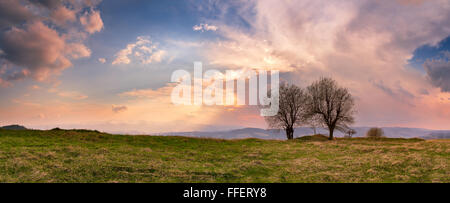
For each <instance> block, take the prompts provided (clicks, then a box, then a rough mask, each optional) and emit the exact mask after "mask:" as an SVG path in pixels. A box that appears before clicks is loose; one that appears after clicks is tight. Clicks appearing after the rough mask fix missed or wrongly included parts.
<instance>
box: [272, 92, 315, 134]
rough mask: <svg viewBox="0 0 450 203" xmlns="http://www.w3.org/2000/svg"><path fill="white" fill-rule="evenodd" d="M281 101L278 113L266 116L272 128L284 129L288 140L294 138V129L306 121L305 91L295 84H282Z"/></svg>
mask: <svg viewBox="0 0 450 203" xmlns="http://www.w3.org/2000/svg"><path fill="white" fill-rule="evenodd" d="M279 95H280V101H279V110H278V113H277V115H275V116H268V117H265V119H266V122H267V123H268V125H269V126H270V127H271V128H276V129H284V130H285V131H286V136H287V139H288V140H291V139H294V129H295V127H298V126H300V125H301V124H302V123H303V122H304V121H305V119H304V118H305V112H306V111H305V104H306V101H307V95H306V93H305V91H304V90H303V89H302V88H300V87H298V86H295V85H289V84H281V85H280V92H279Z"/></svg>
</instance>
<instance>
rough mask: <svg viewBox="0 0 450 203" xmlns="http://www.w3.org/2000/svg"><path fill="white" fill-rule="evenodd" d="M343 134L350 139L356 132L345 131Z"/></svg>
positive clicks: (352, 130) (351, 130)
mask: <svg viewBox="0 0 450 203" xmlns="http://www.w3.org/2000/svg"><path fill="white" fill-rule="evenodd" d="M345 133H346V137H348V138H352V137H353V135H354V134H356V133H357V132H356V130H354V129H347V131H346V132H345Z"/></svg>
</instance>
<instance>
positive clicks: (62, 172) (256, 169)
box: [0, 130, 450, 183]
mask: <svg viewBox="0 0 450 203" xmlns="http://www.w3.org/2000/svg"><path fill="white" fill-rule="evenodd" d="M0 182H114V183H116V182H158V183H159V182H447V183H448V182H450V140H428V141H424V140H421V139H388V138H381V139H367V138H352V139H343V138H341V139H337V140H333V141H328V140H326V139H322V138H321V137H319V136H316V137H304V138H301V139H296V140H293V141H275V140H258V139H244V140H218V139H198V138H187V137H164V136H126V135H110V134H105V133H100V132H96V131H85V130H51V131H38V130H17V131H14V130H0Z"/></svg>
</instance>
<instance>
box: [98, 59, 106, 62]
mask: <svg viewBox="0 0 450 203" xmlns="http://www.w3.org/2000/svg"><path fill="white" fill-rule="evenodd" d="M98 62H100V63H106V59H105V58H99V59H98Z"/></svg>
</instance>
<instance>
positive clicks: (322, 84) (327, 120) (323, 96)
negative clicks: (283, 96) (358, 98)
mask: <svg viewBox="0 0 450 203" xmlns="http://www.w3.org/2000/svg"><path fill="white" fill-rule="evenodd" d="M307 91H308V97H309V98H308V108H307V109H308V116H309V117H312V116H319V117H320V121H321V123H323V124H324V125H325V126H327V127H328V131H329V139H330V140H332V139H333V133H334V130H335V129H337V130H340V131H341V130H343V129H348V128H347V126H348V125H350V124H352V123H353V122H354V118H353V114H354V113H355V110H354V101H353V98H352V95H351V94H350V93H349V92H348V90H347V89H346V88H342V87H339V86H338V84H337V83H336V81H335V80H333V79H331V78H321V79H320V80H318V81H316V82H314V83H312V84H311V85H310V86H309V87H308V88H307Z"/></svg>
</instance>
